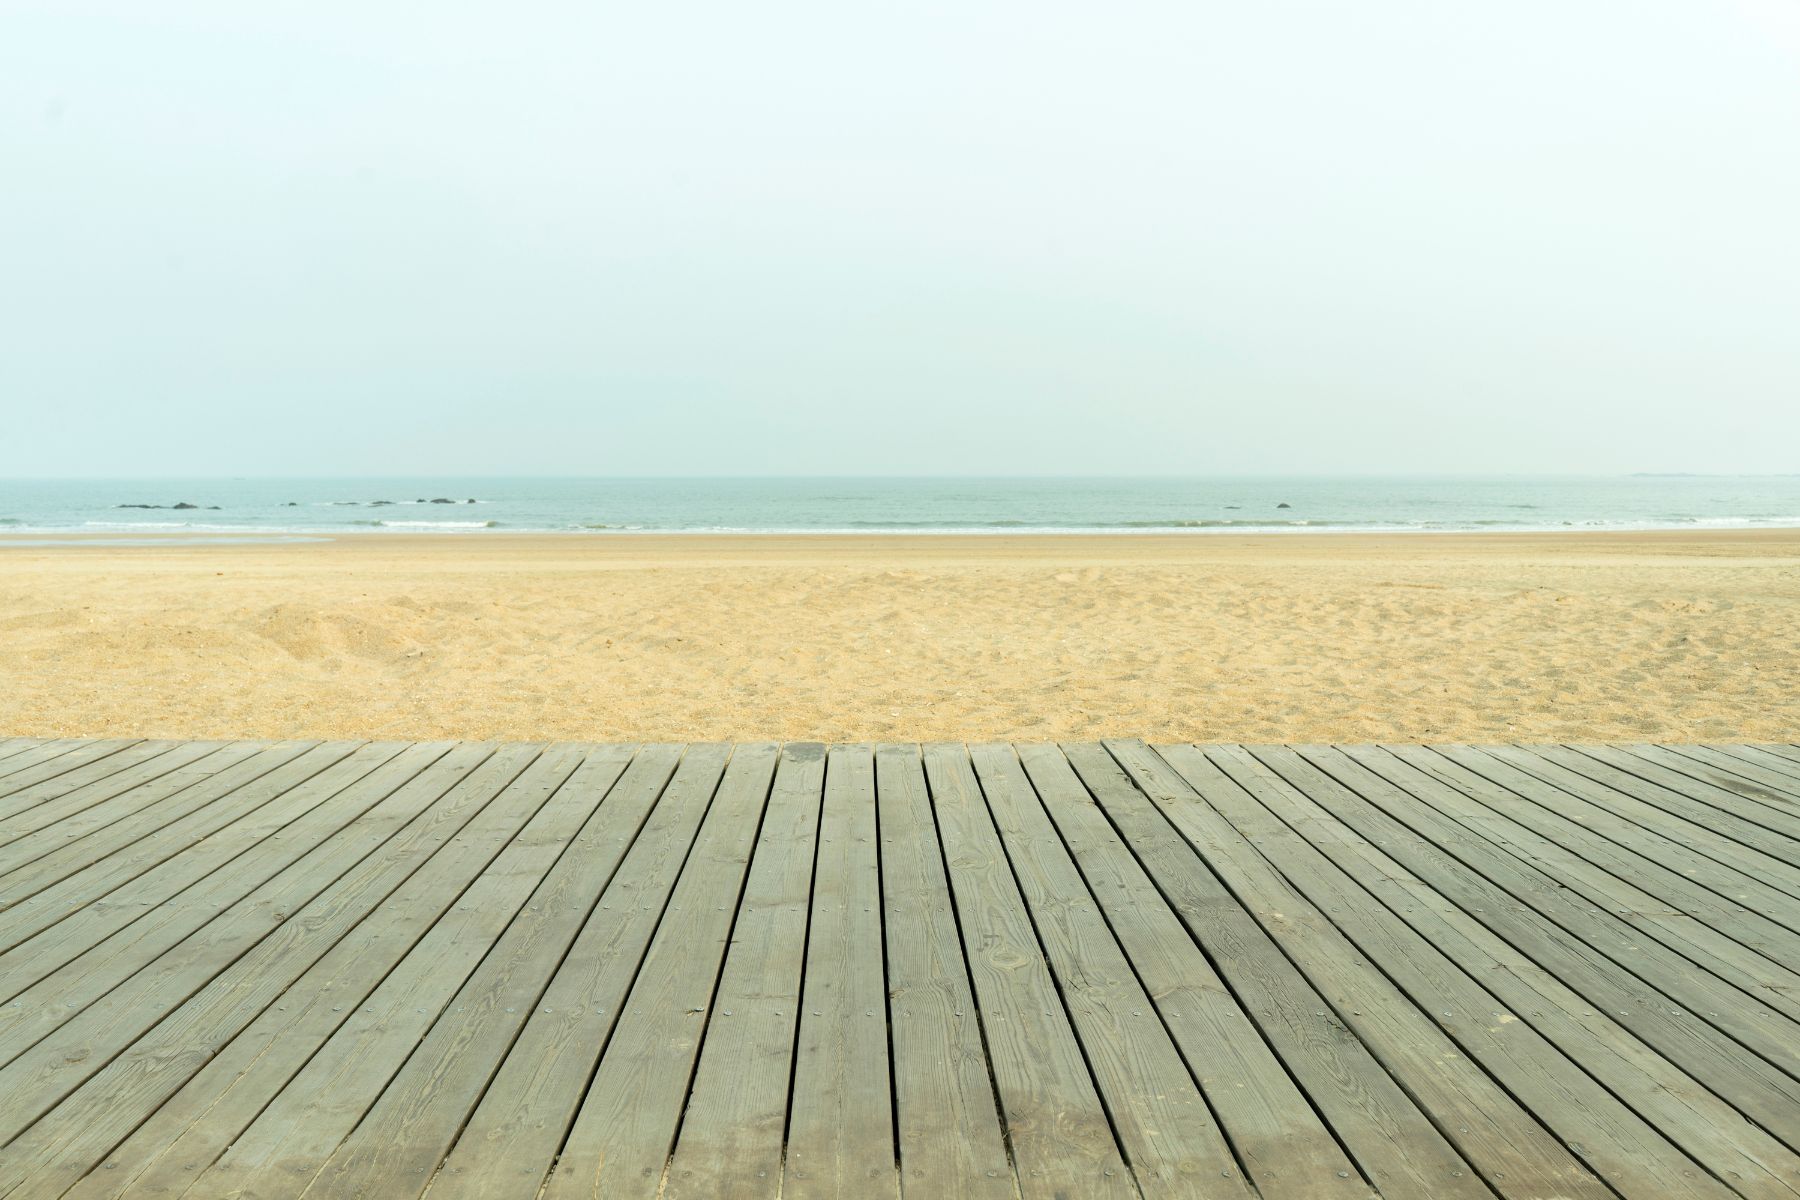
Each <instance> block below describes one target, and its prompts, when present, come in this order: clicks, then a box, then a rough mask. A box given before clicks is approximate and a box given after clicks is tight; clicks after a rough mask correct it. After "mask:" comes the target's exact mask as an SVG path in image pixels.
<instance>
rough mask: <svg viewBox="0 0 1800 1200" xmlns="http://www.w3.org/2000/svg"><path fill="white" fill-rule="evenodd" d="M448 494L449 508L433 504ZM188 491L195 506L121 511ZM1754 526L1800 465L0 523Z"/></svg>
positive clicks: (405, 500)
mask: <svg viewBox="0 0 1800 1200" xmlns="http://www.w3.org/2000/svg"><path fill="white" fill-rule="evenodd" d="M438 498H443V499H447V500H450V501H452V502H453V503H449V504H437V503H431V501H433V500H434V499H438ZM470 500H473V501H474V503H472V504H471V503H468V501H470ZM178 502H181V503H189V504H195V505H199V506H202V507H199V508H196V509H187V510H173V509H169V508H159V509H149V510H146V509H136V508H121V507H118V506H119V505H125V504H156V505H174V504H176V503H178ZM382 502H385V503H382ZM213 505H216V506H217V508H212V507H211V506H213ZM1284 505H1285V506H1286V507H1283V506H1284ZM1759 526H1800V476H1780V477H1759V478H1750V477H1713V476H1673V477H1627V478H1593V479H1568V478H1510V479H1508V478H1487V479H1473V478H1472V479H1452V478H1437V479H1432V478H1405V479H1256V478H1218V479H457V478H441V479H287V480H263V479H244V480H221V479H205V480H202V479H190V480H167V479H164V480H124V479H120V480H4V481H0V536H4V535H5V534H7V533H65V534H66V533H81V534H88V535H92V534H102V535H104V534H109V533H111V534H143V533H207V534H213V535H217V536H220V537H246V536H248V537H263V536H271V535H275V536H279V535H288V534H310V535H318V534H334V535H354V534H364V535H379V534H381V533H384V532H388V533H391V532H415V533H416V532H433V533H444V534H450V533H466V534H482V533H488V532H492V531H511V532H528V531H543V532H559V533H560V532H566V533H570V534H624V533H635V532H679V533H718V532H749V533H777V532H809V533H813V532H846V533H909V532H930V533H970V534H977V533H1031V532H1044V533H1051V532H1070V531H1080V532H1102V533H1144V532H1191V533H1195V534H1207V533H1233V532H1240V533H1248V532H1288V531H1307V530H1311V531H1331V530H1343V531H1353V530H1362V531H1419V532H1427V531H1433V530H1444V531H1450V530H1560V529H1659V528H1694V527H1715V528H1733V527H1745V528H1752V527H1759Z"/></svg>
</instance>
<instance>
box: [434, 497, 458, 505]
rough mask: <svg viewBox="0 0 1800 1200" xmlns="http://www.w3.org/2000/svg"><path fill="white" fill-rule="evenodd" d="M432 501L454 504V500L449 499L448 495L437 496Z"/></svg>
mask: <svg viewBox="0 0 1800 1200" xmlns="http://www.w3.org/2000/svg"><path fill="white" fill-rule="evenodd" d="M432 503H433V504H455V503H456V501H454V500H452V499H450V497H448V496H439V497H438V498H437V499H435V500H433V501H432Z"/></svg>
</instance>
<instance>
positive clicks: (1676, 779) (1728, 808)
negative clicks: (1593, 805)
mask: <svg viewBox="0 0 1800 1200" xmlns="http://www.w3.org/2000/svg"><path fill="white" fill-rule="evenodd" d="M1571 748H1572V749H1574V750H1577V751H1579V752H1580V753H1582V754H1584V755H1586V756H1587V757H1588V758H1592V759H1594V760H1596V761H1598V762H1603V763H1605V764H1607V765H1608V766H1611V767H1617V768H1618V769H1619V770H1621V771H1624V772H1626V773H1627V774H1630V775H1636V776H1638V777H1639V778H1642V779H1645V780H1648V781H1649V782H1651V783H1655V784H1659V785H1661V786H1662V787H1664V788H1667V789H1668V790H1670V791H1674V792H1679V793H1681V794H1682V795H1684V796H1687V797H1689V798H1691V799H1694V800H1698V801H1700V802H1701V803H1702V804H1709V805H1711V806H1712V807H1714V808H1716V809H1719V810H1720V811H1721V812H1723V813H1725V814H1726V815H1727V817H1728V818H1730V821H1728V822H1727V823H1728V824H1734V825H1735V822H1736V821H1737V820H1742V821H1744V822H1748V823H1749V824H1750V825H1753V826H1757V827H1760V828H1761V829H1763V830H1767V831H1769V832H1771V833H1775V834H1779V835H1781V836H1783V837H1788V838H1796V837H1800V805H1797V803H1796V800H1795V798H1794V797H1791V796H1789V795H1788V794H1787V793H1785V792H1783V791H1781V790H1779V789H1777V788H1772V787H1769V786H1768V785H1767V784H1765V783H1763V782H1761V781H1759V780H1757V779H1754V778H1752V777H1751V776H1752V775H1753V774H1754V773H1755V772H1756V770H1757V769H1756V768H1755V767H1752V766H1749V765H1741V773H1740V772H1738V771H1731V770H1726V769H1723V768H1721V767H1719V766H1718V765H1717V764H1715V763H1713V762H1710V761H1708V760H1706V759H1705V758H1701V757H1698V755H1699V754H1704V753H1705V751H1704V750H1703V749H1702V750H1696V751H1693V752H1689V751H1680V752H1677V751H1675V750H1672V749H1668V748H1665V747H1662V746H1575V747H1571ZM1728 761H1730V760H1728ZM1713 828H1719V826H1718V825H1714V826H1713ZM1721 831H1722V832H1727V830H1721Z"/></svg>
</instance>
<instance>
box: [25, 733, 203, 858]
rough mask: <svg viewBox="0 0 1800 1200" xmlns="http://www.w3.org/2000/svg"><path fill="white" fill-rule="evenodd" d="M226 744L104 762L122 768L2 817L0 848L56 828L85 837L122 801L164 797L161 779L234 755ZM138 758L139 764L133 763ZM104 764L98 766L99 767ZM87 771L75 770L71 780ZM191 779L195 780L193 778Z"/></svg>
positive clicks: (128, 753)
mask: <svg viewBox="0 0 1800 1200" xmlns="http://www.w3.org/2000/svg"><path fill="white" fill-rule="evenodd" d="M227 746H228V743H225V742H139V743H138V744H137V745H136V746H132V747H130V748H129V749H126V750H121V751H120V752H119V753H118V754H116V755H113V756H111V757H110V758H107V759H104V760H102V761H103V762H104V763H105V764H106V765H107V766H109V767H113V768H116V769H114V770H112V771H110V772H109V773H108V774H107V775H106V776H105V777H104V778H102V779H96V780H93V781H92V782H90V783H87V784H84V785H83V786H81V787H78V788H76V789H74V790H73V791H70V792H65V793H64V794H63V795H60V796H57V797H56V798H54V799H51V800H42V801H39V802H38V803H36V804H33V805H32V806H31V807H30V808H28V809H25V810H24V811H22V812H16V813H14V814H12V815H11V816H9V817H6V818H4V819H0V849H3V848H4V847H6V846H7V845H9V844H11V843H14V842H17V841H18V840H19V839H21V838H24V837H27V836H29V835H31V834H33V833H36V832H38V831H40V830H42V829H45V828H47V827H49V826H51V825H55V826H57V827H58V828H59V829H60V830H61V831H63V833H64V834H65V836H67V837H79V836H80V835H81V834H82V833H84V832H86V831H87V830H89V829H92V828H95V827H96V826H97V825H100V824H104V823H105V822H106V820H107V818H109V817H112V818H113V819H116V817H117V814H118V813H119V812H120V811H121V810H122V809H123V810H124V811H130V809H129V808H128V807H127V806H126V805H122V804H120V800H121V798H126V797H129V798H130V799H131V800H132V801H134V802H135V801H136V800H137V799H138V797H137V796H136V793H138V792H145V795H144V796H143V797H142V800H143V802H144V803H153V802H154V800H155V799H158V798H160V796H159V795H158V794H157V792H156V791H155V790H154V785H155V783H156V782H157V781H159V780H161V779H162V778H164V777H166V776H167V775H169V774H170V773H171V772H175V771H179V770H181V769H182V768H184V767H190V766H193V765H195V764H197V763H200V762H202V761H204V760H206V759H208V758H210V757H212V756H213V755H216V754H226V755H227V760H226V761H227V762H229V761H230V758H231V756H230V754H229V751H228V749H227ZM132 760H135V761H132ZM99 765H100V764H95V766H96V767H98V766H99ZM80 774H82V772H71V774H70V776H69V778H73V777H74V776H76V775H80ZM189 777H191V776H189Z"/></svg>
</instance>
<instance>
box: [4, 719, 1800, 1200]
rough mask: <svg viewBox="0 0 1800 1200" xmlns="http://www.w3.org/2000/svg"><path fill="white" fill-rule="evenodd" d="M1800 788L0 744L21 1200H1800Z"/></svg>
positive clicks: (1482, 761)
mask: <svg viewBox="0 0 1800 1200" xmlns="http://www.w3.org/2000/svg"><path fill="white" fill-rule="evenodd" d="M1797 831H1800V750H1796V749H1794V748H1793V747H1787V746H1736V745H1720V746H1686V745H1681V746H1674V745H1647V744H1639V745H1621V746H1613V745H1605V746H1596V745H1580V746H1543V747H1532V746H1493V747H1468V746H1453V745H1447V746H1388V747H1375V746H1298V747H1284V746H1251V747H1244V746H1208V747H1195V746H1168V747H1162V748H1160V749H1152V748H1151V747H1149V746H1146V745H1144V744H1143V743H1142V742H1132V741H1117V742H1109V743H1106V744H1104V745H1069V746H1062V747H1059V746H1054V745H1012V744H1008V743H994V744H985V745H981V746H977V747H976V748H974V749H973V750H970V749H969V748H967V747H965V746H963V745H960V744H953V743H940V744H933V745H929V746H923V747H921V746H918V745H908V744H884V745H880V746H867V745H844V746H824V745H820V744H818V743H795V744H792V745H788V746H777V745H773V744H747V745H743V746H728V745H696V746H677V745H651V746H642V747H639V746H606V745H588V744H575V743H569V744H560V745H554V746H540V745H529V744H504V745H480V744H468V745H463V744H457V743H424V744H418V745H408V744H403V743H377V744H369V745H362V744H358V743H354V742H331V743H323V744H315V743H312V742H306V741H293V742H280V743H256V742H231V743H206V742H168V741H135V740H131V739H114V740H111V741H103V742H102V741H82V740H78V739H63V740H32V739H0V1097H3V1100H0V1197H19V1198H23V1200H38V1198H39V1197H71V1198H74V1200H127V1198H133V1200H135V1198H137V1197H177V1196H191V1197H203V1196H204V1197H211V1196H236V1197H242V1198H246V1200H247V1198H250V1197H284V1198H285V1197H305V1198H306V1200H337V1198H339V1197H346V1198H351V1200H376V1198H380V1200H390V1198H392V1200H420V1198H421V1197H423V1198H425V1200H464V1198H465V1197H468V1198H476V1197H481V1198H499V1197H504V1198H511V1197H516V1196H521V1195H525V1196H532V1195H542V1196H546V1197H549V1198H551V1200H569V1198H570V1197H582V1198H584V1200H591V1198H592V1197H597V1196H605V1197H608V1198H611V1197H623V1198H636V1197H640V1196H641V1197H645V1198H646V1200H650V1198H652V1197H670V1198H674V1200H694V1198H697V1197H714V1196H719V1197H743V1198H751V1200H761V1198H763V1197H768V1198H769V1200H779V1198H782V1197H786V1198H790V1200H791V1198H792V1197H808V1196H833V1197H835V1196H846V1195H855V1196H859V1197H860V1196H881V1195H886V1196H891V1197H899V1196H906V1197H922V1198H927V1200H938V1198H939V1197H944V1196H957V1197H962V1196H970V1197H982V1198H987V1197H992V1198H993V1200H1001V1198H1002V1197H1014V1196H1016V1197H1020V1198H1021V1200H1039V1198H1042V1200H1060V1198H1062V1197H1075V1196H1081V1197H1088V1196H1109V1195H1111V1196H1118V1197H1121V1198H1126V1197H1138V1198H1143V1197H1150V1196H1208V1197H1213V1196H1217V1197H1230V1196H1238V1197H1243V1198H1245V1200H1248V1198H1249V1197H1251V1196H1259V1197H1263V1198H1264V1200H1314V1198H1321V1200H1324V1198H1329V1200H1361V1198H1362V1197H1365V1196H1382V1197H1389V1198H1393V1200H1437V1198H1440V1197H1441V1198H1444V1200H1482V1198H1485V1200H1495V1198H1496V1197H1504V1198H1506V1200H1514V1198H1516V1200H1526V1198H1532V1200H1538V1198H1542V1197H1549V1196H1555V1197H1579V1198H1586V1197H1593V1198H1594V1200H1602V1198H1606V1197H1611V1198H1612V1200H1620V1198H1621V1197H1623V1198H1625V1200H1636V1198H1638V1197H1645V1198H1648V1197H1657V1198H1659V1200H1660V1198H1661V1197H1665V1196H1671V1197H1672V1196H1682V1197H1690V1196H1691V1197H1708V1198H1712V1197H1718V1198H1723V1197H1728V1196H1730V1197H1740V1198H1743V1200H1800V865H1796V864H1800V837H1796V832H1797Z"/></svg>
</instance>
